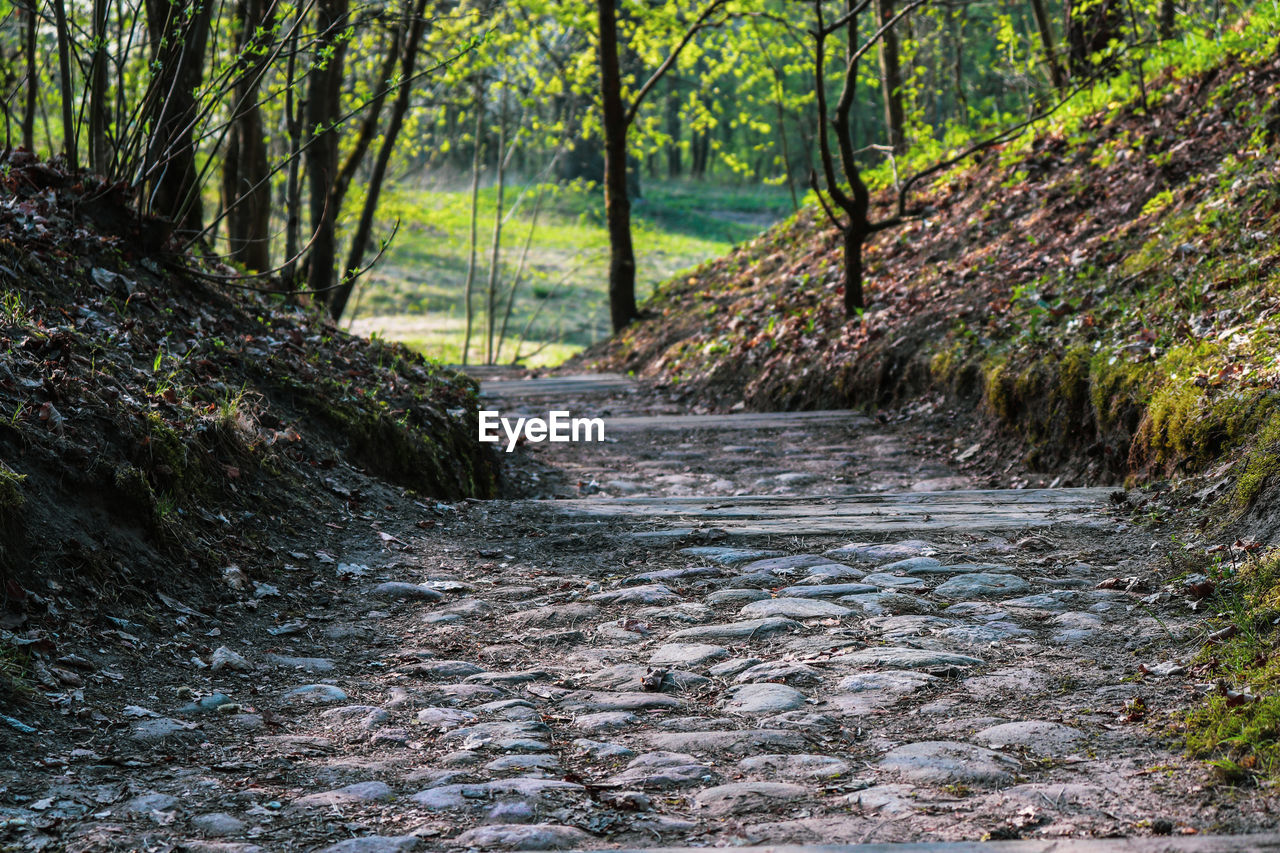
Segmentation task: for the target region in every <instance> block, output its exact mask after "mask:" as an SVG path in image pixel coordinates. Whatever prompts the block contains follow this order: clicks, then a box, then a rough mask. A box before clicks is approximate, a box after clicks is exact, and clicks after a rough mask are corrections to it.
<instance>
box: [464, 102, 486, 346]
mask: <svg viewBox="0 0 1280 853" xmlns="http://www.w3.org/2000/svg"><path fill="white" fill-rule="evenodd" d="M475 111H476V125H475V140H474V144H475V148H474V149H473V150H472V152H471V239H470V243H469V250H468V253H467V281H466V284H465V285H463V288H462V298H463V301H464V302H465V303H466V304H465V310H466V315H467V329H466V332H465V334H464V335H463V338H462V363H463V364H464V365H465V364H466V363H467V360H468V359H469V358H470V357H471V330H472V328H473V327H474V325H475V316H476V315H475V309H474V308H472V306H471V290H472V288H473V287H475V283H476V244H477V242H478V241H479V239H480V235H479V232H478V229H477V222H478V220H479V218H480V148H481V135H482V133H483V131H484V88H483V84H482V83H480V82H477V83H476V99H475Z"/></svg>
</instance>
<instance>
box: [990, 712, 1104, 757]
mask: <svg viewBox="0 0 1280 853" xmlns="http://www.w3.org/2000/svg"><path fill="white" fill-rule="evenodd" d="M973 739H974V740H975V741H977V742H978V743H981V744H986V745H987V746H989V747H991V748H992V749H1004V748H1005V747H1010V746H1012V747H1017V748H1019V749H1025V750H1026V751H1027V752H1030V753H1031V754H1033V755H1037V756H1063V755H1069V754H1071V752H1073V751H1074V750H1075V748H1076V747H1077V746H1078V745H1079V744H1080V742H1081V741H1083V740H1084V732H1082V731H1080V730H1079V729H1073V728H1071V727H1070V726H1064V725H1062V724H1060V723H1050V722H1047V721H1045V720H1026V721H1024V722H1018V723H1002V724H1000V725H998V726H991V727H990V728H986V729H983V730H982V731H980V732H978V733H977V734H976V735H974V736H973Z"/></svg>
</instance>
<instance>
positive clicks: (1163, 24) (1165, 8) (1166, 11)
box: [1160, 0, 1178, 41]
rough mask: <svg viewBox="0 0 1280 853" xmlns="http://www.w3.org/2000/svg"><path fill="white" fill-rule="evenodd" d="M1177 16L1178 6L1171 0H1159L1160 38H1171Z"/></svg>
mask: <svg viewBox="0 0 1280 853" xmlns="http://www.w3.org/2000/svg"><path fill="white" fill-rule="evenodd" d="M1177 16H1178V7H1177V6H1175V5H1174V3H1173V0H1160V38H1162V39H1164V40H1166V41H1168V40H1169V39H1171V38H1173V32H1174V23H1175V22H1176V20H1177Z"/></svg>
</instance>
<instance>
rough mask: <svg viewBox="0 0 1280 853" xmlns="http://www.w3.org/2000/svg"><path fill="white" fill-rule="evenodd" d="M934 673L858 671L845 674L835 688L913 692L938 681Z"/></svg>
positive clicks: (854, 691) (852, 690)
mask: <svg viewBox="0 0 1280 853" xmlns="http://www.w3.org/2000/svg"><path fill="white" fill-rule="evenodd" d="M939 680H941V679H939V678H938V677H937V676H936V675H929V674H928V673H924V672H913V671H911V670H889V671H887V672H859V673H857V674H855V675H849V676H845V677H844V678H842V679H840V682H839V683H838V684H837V685H836V689H837V690H841V691H844V692H845V693H863V692H866V691H869V690H883V691H885V692H888V693H903V694H905V693H914V692H916V691H917V690H922V689H923V688H925V687H928V686H929V685H930V684H933V683H934V682H936V681H939Z"/></svg>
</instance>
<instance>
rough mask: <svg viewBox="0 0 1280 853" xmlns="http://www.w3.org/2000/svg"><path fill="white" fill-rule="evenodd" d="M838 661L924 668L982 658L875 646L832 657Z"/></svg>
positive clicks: (970, 663)
mask: <svg viewBox="0 0 1280 853" xmlns="http://www.w3.org/2000/svg"><path fill="white" fill-rule="evenodd" d="M832 660H833V661H838V662H839V663H848V664H855V665H859V666H889V667H894V668H896V669H924V668H926V667H935V666H937V667H946V666H981V665H982V660H980V659H979V658H973V657H969V656H968V655H959V654H953V653H951V652H937V651H930V650H928V649H913V648H910V647H908V646H877V647H872V648H866V649H860V650H858V651H856V652H849V653H848V654H843V655H840V656H839V657H835V658H832Z"/></svg>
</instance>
